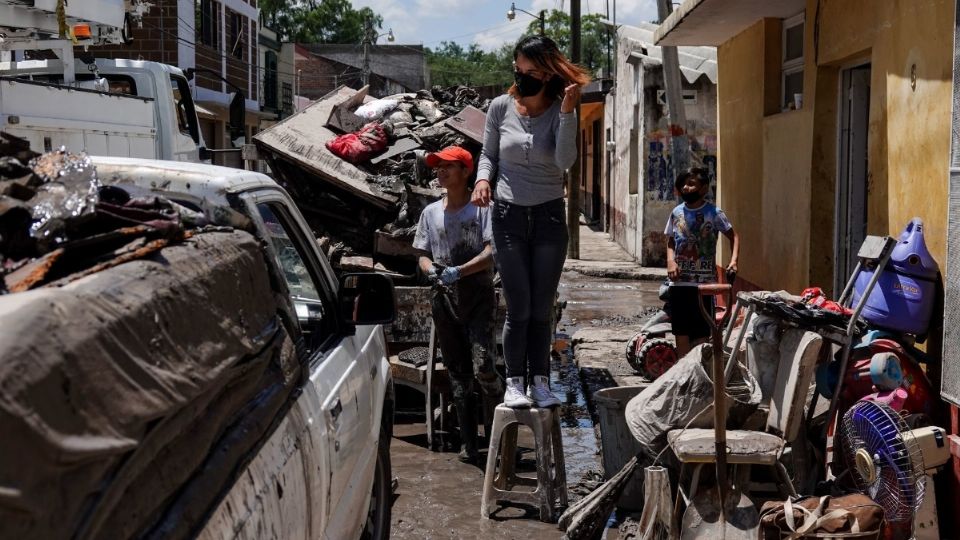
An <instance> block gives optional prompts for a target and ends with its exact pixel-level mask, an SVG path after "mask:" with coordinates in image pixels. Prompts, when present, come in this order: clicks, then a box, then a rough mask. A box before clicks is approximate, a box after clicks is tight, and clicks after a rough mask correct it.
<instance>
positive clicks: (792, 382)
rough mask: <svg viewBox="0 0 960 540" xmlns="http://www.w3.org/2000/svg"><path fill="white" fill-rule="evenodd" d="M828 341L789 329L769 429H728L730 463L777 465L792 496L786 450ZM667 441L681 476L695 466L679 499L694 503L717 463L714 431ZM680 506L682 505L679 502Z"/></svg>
mask: <svg viewBox="0 0 960 540" xmlns="http://www.w3.org/2000/svg"><path fill="white" fill-rule="evenodd" d="M822 343H823V338H821V337H820V335H818V334H816V333H814V332H808V331H804V330H800V329H788V330H786V331H785V332H784V333H783V337H782V338H781V340H780V366H779V369H778V371H777V379H776V381H777V382H776V385H775V386H774V391H773V397H772V399H771V400H770V403H771V405H770V412H769V413H768V415H767V422H766V431H749V430H729V431H727V447H728V451H727V463H729V464H731V465H748V466H749V465H765V466H769V467H773V468H774V470H775V472H776V473H777V476H778V477H779V478H780V481H781V482H783V485H785V486H786V488H787V489H786V491H787V495H791V496H796V495H797V492H796V489H795V488H794V486H793V482H792V481H791V480H790V475H789V474H788V473H787V470H786V468H785V467H784V466H783V464H782V463H781V462H780V454H781V453H783V448H784V446H785V445H786V444H787V443H789V442H793V441H794V440H796V439H797V437H798V436H799V433H800V428H801V426H802V424H803V418H804V414H803V413H804V406H805V405H806V399H807V393H808V391H809V389H810V383H811V381H812V378H813V373H814V369H815V366H816V362H817V357H818V355H819V353H820V347H821V344H822ZM667 442H668V444H669V445H670V448H671V450H673V453H674V454H675V455H676V456H677V459H678V460H679V461H680V463H681V472H680V476H681V478H682V477H683V471H684V468H685V467H686V466H687V465H688V464H693V465H695V469H694V471H693V476H692V481H691V484H690V489H689V496H688V495H687V494H685V493H684V492H683V491H684V490H683V489H682V487H681V489H680V493H679V496H681V497H683V498H684V502H686V503H689V501H690V500H692V499H693V497H694V496H695V495H696V489H697V482H698V479H699V473H700V469H701V468H702V467H703V465H706V464H713V463H716V446H715V442H716V439H715V437H714V429H713V428H709V429H675V430H672V431H670V432H669V433H667ZM678 504H679V501H678Z"/></svg>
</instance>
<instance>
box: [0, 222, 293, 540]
mask: <svg viewBox="0 0 960 540" xmlns="http://www.w3.org/2000/svg"><path fill="white" fill-rule="evenodd" d="M267 268H268V267H267V264H266V262H265V260H264V254H263V252H262V251H261V248H260V246H259V244H258V242H257V240H256V239H255V238H254V237H253V236H251V235H249V234H247V233H244V232H239V231H236V232H206V233H201V234H197V235H196V236H195V237H194V238H192V239H191V240H188V241H187V242H185V243H183V244H180V245H177V246H173V247H168V248H165V249H163V250H162V251H159V252H157V253H154V254H153V255H151V256H149V257H147V258H145V259H141V260H137V261H134V262H129V263H126V264H122V265H119V266H117V267H114V268H111V269H109V270H105V271H102V272H98V273H96V274H93V275H90V276H87V277H85V278H82V279H80V280H77V281H75V282H72V283H69V284H67V285H65V286H63V287H59V288H55V287H48V288H41V289H37V290H32V291H27V292H23V293H17V294H10V295H6V296H2V297H0V327H2V328H3V332H2V333H0V433H3V444H2V445H0V523H3V526H2V527H0V538H52V539H56V538H92V537H97V538H129V537H133V536H146V537H158V536H163V537H174V538H177V537H187V536H190V535H192V534H195V533H196V530H197V529H198V528H199V527H200V526H202V524H203V520H204V519H205V516H206V515H207V512H208V510H209V509H210V508H212V507H213V505H214V504H215V503H216V502H217V501H218V500H219V498H220V497H221V496H222V494H223V493H224V492H225V490H226V489H227V488H228V487H229V485H230V484H231V483H232V480H233V477H234V475H235V474H237V471H238V470H240V469H239V467H240V466H242V464H243V460H244V459H246V458H247V457H248V454H249V452H251V450H253V449H255V448H256V447H257V445H258V444H259V441H260V440H262V438H263V437H264V436H265V435H266V434H267V433H268V431H269V429H270V426H271V423H272V422H273V421H274V419H275V418H276V417H277V416H278V412H279V411H281V410H282V409H283V407H284V406H286V404H287V402H288V399H289V397H290V394H291V391H292V390H293V388H294V387H295V386H296V384H297V380H298V377H299V366H298V364H297V362H296V355H295V352H294V347H293V344H292V341H291V339H290V337H289V335H288V334H287V332H286V330H285V328H286V326H285V323H284V321H291V320H293V319H292V318H291V317H290V316H289V314H288V307H286V305H287V303H286V302H285V301H284V299H283V297H282V296H280V295H278V293H275V292H274V291H273V290H272V288H271V285H270V283H271V279H270V277H269V275H268V270H267ZM237 291H243V294H236V292H237ZM201 472H202V474H200V473H201Z"/></svg>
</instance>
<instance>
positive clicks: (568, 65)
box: [507, 36, 590, 99]
mask: <svg viewBox="0 0 960 540" xmlns="http://www.w3.org/2000/svg"><path fill="white" fill-rule="evenodd" d="M521 54H522V55H523V56H525V57H527V58H528V59H529V60H530V61H531V62H533V64H534V65H535V66H537V69H539V70H542V71H544V72H546V73H550V74H551V75H553V76H552V77H551V78H550V80H548V81H547V82H546V90H545V92H544V93H545V95H546V96H547V97H548V98H551V99H562V98H563V90H564V88H566V86H567V85H570V84H573V83H576V84H579V85H580V86H583V85H585V84H587V83H588V82H590V73H589V72H588V71H587V70H586V68H584V67H582V66H578V65H577V64H574V63H573V62H571V61H570V60H568V59H567V57H566V56H564V55H563V53H562V52H560V48H559V47H557V43H556V42H555V41H553V40H552V39H550V38H548V37H546V36H527V37H525V38H522V39H521V40H520V41H518V42H517V46H516V47H514V48H513V59H514V61H516V59H517V57H518V56H520V55H521ZM507 92H508V93H509V94H510V95H511V96H517V95H519V93H518V91H517V85H516V84H514V85H512V86H511V87H510V89H509V90H507Z"/></svg>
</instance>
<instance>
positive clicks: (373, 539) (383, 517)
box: [360, 428, 393, 540]
mask: <svg viewBox="0 0 960 540" xmlns="http://www.w3.org/2000/svg"><path fill="white" fill-rule="evenodd" d="M390 469H391V467H390V436H389V435H388V434H387V432H386V430H384V429H382V428H381V430H380V441H379V442H378V443H377V470H376V472H375V473H374V475H373V493H372V494H371V496H370V508H369V509H368V510H367V521H366V524H365V525H364V527H363V534H361V535H360V538H362V539H364V540H386V539H388V538H390V509H391V506H392V503H393V501H392V498H393V497H392V493H391V475H392V474H393V473H392V471H391V470H390Z"/></svg>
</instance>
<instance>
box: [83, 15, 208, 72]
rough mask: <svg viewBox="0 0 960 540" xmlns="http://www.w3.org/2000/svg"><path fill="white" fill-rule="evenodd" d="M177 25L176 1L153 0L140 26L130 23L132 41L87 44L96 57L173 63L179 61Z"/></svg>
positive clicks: (175, 63)
mask: <svg viewBox="0 0 960 540" xmlns="http://www.w3.org/2000/svg"><path fill="white" fill-rule="evenodd" d="M190 17H191V19H192V17H193V14H192V13H191V14H190ZM177 24H178V20H177V0H154V2H153V7H151V8H150V12H149V13H148V14H147V15H146V16H145V17H144V18H143V24H142V25H141V27H138V26H137V25H136V24H134V25H133V41H132V42H131V43H127V44H125V45H103V46H97V47H90V52H91V53H93V55H94V56H96V57H98V58H129V59H131V60H148V61H152V62H161V63H164V64H171V65H174V66H175V65H177V63H178V61H179V59H178V58H177ZM78 50H79V49H78Z"/></svg>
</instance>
